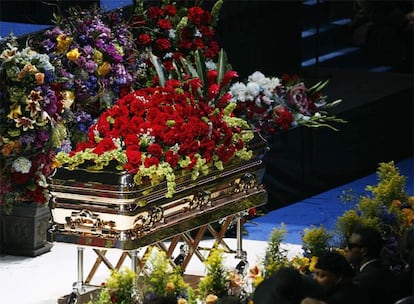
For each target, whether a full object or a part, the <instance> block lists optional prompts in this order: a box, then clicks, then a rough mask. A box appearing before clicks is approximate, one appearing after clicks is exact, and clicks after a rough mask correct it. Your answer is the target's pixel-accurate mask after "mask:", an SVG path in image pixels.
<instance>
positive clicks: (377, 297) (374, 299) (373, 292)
mask: <svg viewBox="0 0 414 304" xmlns="http://www.w3.org/2000/svg"><path fill="white" fill-rule="evenodd" d="M382 246H383V242H382V238H381V234H380V233H379V232H378V231H377V230H375V229H373V228H360V229H357V230H355V231H354V232H353V233H352V234H351V236H350V237H349V239H348V244H347V247H346V258H347V260H348V261H349V262H350V263H351V264H352V265H353V266H354V267H355V269H356V271H357V274H356V276H355V277H354V279H353V283H354V284H355V285H357V286H358V287H359V288H360V289H361V290H362V291H363V292H364V293H366V294H367V296H368V297H369V298H370V302H369V303H372V304H392V303H394V302H395V300H396V296H395V287H394V280H393V274H392V272H391V271H390V270H389V269H388V268H387V267H386V266H385V265H384V264H383V263H382V261H381V257H380V253H381V249H382Z"/></svg>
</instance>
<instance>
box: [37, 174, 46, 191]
mask: <svg viewBox="0 0 414 304" xmlns="http://www.w3.org/2000/svg"><path fill="white" fill-rule="evenodd" d="M37 184H38V185H39V186H40V187H43V188H47V181H46V176H44V175H43V174H38V179H37Z"/></svg>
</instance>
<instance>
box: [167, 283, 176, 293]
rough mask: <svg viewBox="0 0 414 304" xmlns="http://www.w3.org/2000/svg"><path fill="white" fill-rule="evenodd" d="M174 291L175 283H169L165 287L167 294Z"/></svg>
mask: <svg viewBox="0 0 414 304" xmlns="http://www.w3.org/2000/svg"><path fill="white" fill-rule="evenodd" d="M174 289H175V286H174V283H173V282H168V283H167V286H165V290H166V291H167V292H171V291H174Z"/></svg>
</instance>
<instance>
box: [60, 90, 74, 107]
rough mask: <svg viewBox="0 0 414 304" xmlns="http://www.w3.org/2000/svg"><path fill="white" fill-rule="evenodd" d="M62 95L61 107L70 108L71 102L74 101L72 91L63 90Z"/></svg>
mask: <svg viewBox="0 0 414 304" xmlns="http://www.w3.org/2000/svg"><path fill="white" fill-rule="evenodd" d="M62 97H63V107H64V108H65V109H70V107H71V106H72V104H73V102H74V101H75V93H73V91H69V90H65V91H63V92H62Z"/></svg>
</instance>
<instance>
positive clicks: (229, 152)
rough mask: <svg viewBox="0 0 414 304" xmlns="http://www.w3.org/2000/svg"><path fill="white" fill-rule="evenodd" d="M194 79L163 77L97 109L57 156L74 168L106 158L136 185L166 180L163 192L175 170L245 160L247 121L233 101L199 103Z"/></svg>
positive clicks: (170, 187) (95, 165)
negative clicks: (83, 135) (160, 83)
mask: <svg viewBox="0 0 414 304" xmlns="http://www.w3.org/2000/svg"><path fill="white" fill-rule="evenodd" d="M199 84H200V81H197V79H192V81H186V82H180V81H177V80H168V81H167V82H166V83H165V86H164V87H153V88H144V89H140V90H137V91H135V92H134V93H131V94H129V95H127V96H125V97H123V98H121V99H119V100H118V101H117V102H116V104H115V105H114V106H113V107H112V108H110V109H108V110H106V111H105V112H103V113H102V115H101V116H100V117H99V119H98V121H97V123H96V124H94V125H92V127H91V128H90V129H89V132H88V141H87V142H85V143H80V144H78V146H77V148H76V150H74V151H72V152H71V153H69V154H66V153H63V152H61V153H59V154H58V155H57V160H58V161H59V162H61V163H63V164H65V163H66V164H68V166H69V168H74V167H77V166H79V165H80V164H82V163H84V162H85V161H89V162H90V163H92V165H91V166H90V168H91V169H96V170H100V169H102V168H103V167H104V166H106V165H108V164H109V162H110V161H111V160H116V161H117V162H118V169H121V170H126V171H128V172H129V173H130V174H134V180H135V182H136V184H138V185H141V184H145V183H151V184H152V185H157V184H159V183H160V182H161V181H163V180H166V181H167V194H166V196H167V197H171V196H172V195H173V194H174V190H175V178H176V174H177V173H178V174H186V172H188V174H190V173H191V178H192V179H193V180H195V179H197V178H198V176H199V175H200V174H207V173H208V172H209V170H210V168H212V167H213V166H214V167H216V168H217V169H219V170H223V167H224V165H225V164H226V163H228V162H230V161H232V160H233V159H237V158H239V159H242V160H246V159H249V158H251V156H252V152H251V151H249V150H248V147H247V145H246V143H248V142H249V141H250V140H251V139H252V138H253V132H252V131H251V130H249V125H248V123H247V122H246V121H245V120H243V119H240V118H238V117H235V116H233V115H232V110H233V109H234V107H235V103H228V104H227V105H226V106H223V107H216V106H214V105H210V104H209V103H208V102H202V101H200V100H199V99H198V98H196V97H195V96H197V95H196V94H193V93H192V92H194V91H196V89H197V87H195V86H197V85H199Z"/></svg>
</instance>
